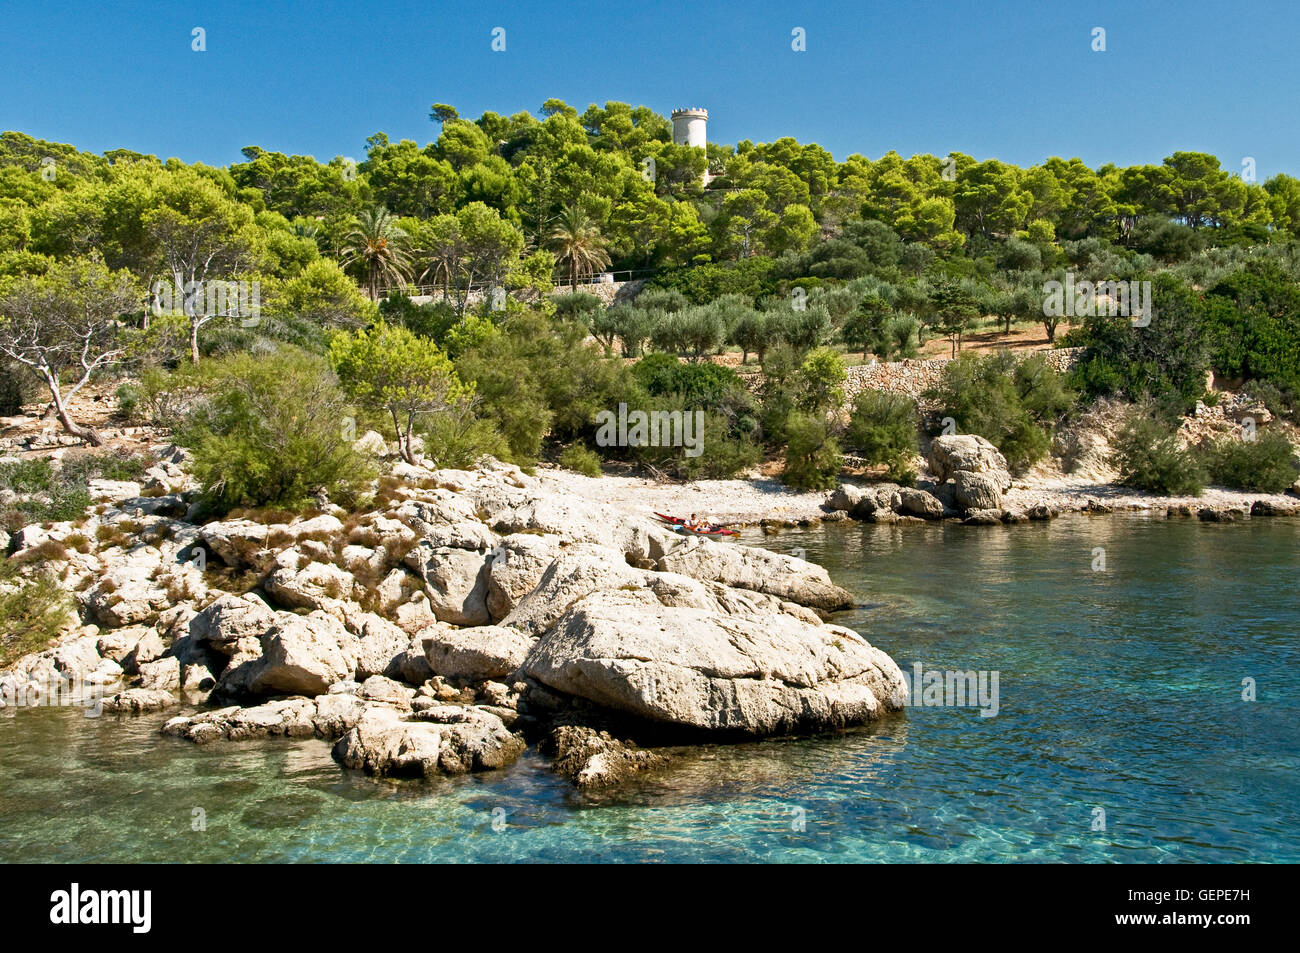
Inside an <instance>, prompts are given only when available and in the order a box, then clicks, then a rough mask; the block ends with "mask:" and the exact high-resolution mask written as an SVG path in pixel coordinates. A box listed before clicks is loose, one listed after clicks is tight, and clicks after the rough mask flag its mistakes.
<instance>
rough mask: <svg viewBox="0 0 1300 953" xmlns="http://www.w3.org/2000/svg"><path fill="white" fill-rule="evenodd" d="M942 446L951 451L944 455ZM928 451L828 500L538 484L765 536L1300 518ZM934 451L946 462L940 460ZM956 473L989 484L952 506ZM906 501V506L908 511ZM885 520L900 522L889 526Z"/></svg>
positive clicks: (582, 479)
mask: <svg viewBox="0 0 1300 953" xmlns="http://www.w3.org/2000/svg"><path fill="white" fill-rule="evenodd" d="M945 447H949V448H953V449H948V450H945V449H944V448H945ZM936 448H938V449H937V450H936ZM928 449H929V451H930V453H929V455H928V456H927V457H926V458H923V459H921V460H920V461H918V462H919V463H920V467H919V468H918V469H919V470H920V474H921V475H920V477H919V478H918V479H917V481H916V482H915V484H914V485H913V486H911V487H903V486H900V485H898V484H896V483H889V482H887V481H871V480H865V479H864V480H861V481H859V482H849V483H844V484H841V485H840V486H839V487H837V488H836V489H835V490H834V491H832V492H831V493H829V494H827V493H824V492H810V493H801V492H799V491H796V490H791V489H789V488H788V487H785V486H783V485H782V484H781V483H780V482H779V481H777V480H774V479H767V478H758V477H755V478H751V479H748V480H699V481H696V482H693V483H685V484H666V483H661V482H656V481H654V480H650V479H644V478H640V477H627V476H611V475H605V476H601V477H587V476H583V475H582V474H579V473H574V472H572V471H568V470H559V469H539V470H538V477H539V479H540V480H541V481H542V483H543V485H545V486H547V487H552V488H554V489H556V490H557V491H558V492H564V493H568V494H572V495H575V496H580V497H582V498H583V499H587V500H590V501H592V502H600V503H604V504H606V505H609V506H614V507H617V508H619V509H621V510H624V511H627V512H632V513H639V514H642V515H644V516H646V517H647V518H649V517H650V516H651V515H652V514H653V512H654V511H655V510H659V511H662V512H671V513H686V514H689V513H699V514H701V515H706V516H707V517H708V518H709V519H711V520H714V521H716V522H721V523H725V524H727V525H729V526H735V527H760V528H762V529H764V530H772V529H781V528H790V527H798V526H810V525H813V524H816V523H819V522H824V521H827V520H830V521H835V520H840V519H845V518H847V517H854V518H857V519H860V520H864V521H867V522H896V523H899V524H900V525H908V524H912V523H916V524H919V523H922V522H926V521H932V520H937V519H945V520H955V521H964V520H966V519H967V518H968V517H972V516H973V517H975V518H974V520H973V522H976V523H987V522H990V521H992V522H1002V523H1019V522H1025V521H1027V520H1031V519H1051V518H1055V517H1058V516H1065V515H1068V514H1083V515H1090V516H1095V515H1098V514H1103V513H1111V512H1114V513H1120V512H1134V513H1149V514H1152V515H1155V516H1160V517H1165V516H1168V517H1170V518H1173V517H1198V516H1201V514H1202V512H1204V513H1205V515H1204V516H1203V517H1201V518H1203V519H1206V520H1214V521H1220V520H1222V519H1224V518H1233V517H1236V518H1241V519H1244V518H1246V517H1248V516H1295V515H1300V497H1298V496H1297V495H1296V493H1295V492H1294V491H1293V492H1290V493H1258V492H1247V491H1239V490H1228V489H1224V488H1220V487H1208V488H1207V489H1206V490H1205V491H1204V493H1202V494H1201V495H1200V496H1195V497H1193V496H1182V497H1166V496H1157V495H1156V494H1153V493H1146V492H1143V491H1141V490H1135V489H1133V488H1131V487H1127V486H1124V485H1122V484H1119V483H1115V482H1110V481H1105V480H1102V481H1099V480H1095V479H1087V478H1084V477H1082V476H1070V475H1067V474H1062V473H1060V472H1059V471H1057V470H1055V469H1054V468H1052V467H1050V466H1044V467H1040V468H1037V469H1036V470H1034V471H1031V472H1030V473H1029V474H1026V475H1023V476H1019V477H1012V476H1011V474H1010V473H1009V472H1008V470H1007V466H1006V461H1005V459H1003V458H1002V455H1001V454H1000V453H998V452H997V450H996V449H995V448H993V446H992V444H990V443H989V442H988V441H987V440H984V438H982V437H977V436H973V435H953V436H947V437H937V438H935V440H934V441H932V442H931V444H930V446H929V448H928ZM936 453H937V454H939V455H941V456H942V457H943V458H944V459H945V460H949V461H950V462H947V463H941V462H939V460H938V459H937V458H936ZM960 469H968V470H969V471H970V472H971V473H972V474H984V475H985V476H989V477H991V478H992V483H991V484H990V483H987V482H985V481H982V480H972V479H971V478H970V477H963V478H962V480H963V481H965V482H964V486H963V492H962V495H961V498H960V499H958V497H957V495H956V490H957V485H956V484H957V479H956V476H955V473H956V471H957V470H960ZM940 475H942V476H943V479H942V480H940V479H939V476H940ZM975 483H980V484H981V485H982V488H983V491H984V493H983V496H979V495H977V494H974V491H973V490H972V489H971V487H973V485H974V484H975ZM994 491H996V495H995V494H994ZM881 493H883V494H884V495H885V505H882V506H875V505H860V503H861V500H862V498H863V497H864V496H867V497H872V498H873V499H874V498H875V497H876V496H877V495H878V494H881ZM918 494H923V495H918ZM905 496H906V497H907V498H908V500H909V501H910V502H909V503H907V504H905V503H904V497H905ZM928 498H933V500H930V499H928ZM971 510H997V519H996V520H993V519H992V514H973V513H971V512H970V511H971ZM889 513H892V514H893V515H894V516H896V517H898V519H896V520H895V519H891V518H890V516H889V515H888V514H889ZM877 514H878V515H877Z"/></svg>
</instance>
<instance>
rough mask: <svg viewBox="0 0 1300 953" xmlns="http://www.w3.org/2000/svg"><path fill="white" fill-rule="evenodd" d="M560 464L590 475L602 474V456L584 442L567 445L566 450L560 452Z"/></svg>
mask: <svg viewBox="0 0 1300 953" xmlns="http://www.w3.org/2000/svg"><path fill="white" fill-rule="evenodd" d="M560 466H562V467H567V468H568V469H570V470H576V471H577V472H578V473H582V474H585V475H586V476H589V477H598V476H600V474H601V469H600V456H599V455H598V454H597V453H596V452H595V451H594V450H592V449H591V448H590V447H588V446H587V445H586V444H583V443H571V444H569V446H567V447H565V448H564V452H563V453H561V454H560Z"/></svg>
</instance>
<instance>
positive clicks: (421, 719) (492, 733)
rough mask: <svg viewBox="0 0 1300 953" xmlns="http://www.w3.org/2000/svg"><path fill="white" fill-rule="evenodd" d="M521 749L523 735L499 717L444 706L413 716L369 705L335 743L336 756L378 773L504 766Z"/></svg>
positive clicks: (395, 774)
mask: <svg viewBox="0 0 1300 953" xmlns="http://www.w3.org/2000/svg"><path fill="white" fill-rule="evenodd" d="M523 750H524V741H523V739H522V738H520V737H519V736H518V735H515V734H512V733H511V732H510V731H509V730H508V729H507V728H506V726H505V724H504V723H503V722H502V721H501V719H500V718H498V717H497V716H495V715H493V714H491V713H489V712H485V711H481V710H475V709H469V708H459V707H456V706H451V705H443V706H439V707H437V708H430V709H426V710H425V711H422V712H420V713H418V714H417V715H415V716H413V717H412V718H409V719H408V718H404V717H402V716H401V715H400V714H399V713H398V712H397V711H394V710H392V709H385V708H372V709H369V710H367V711H366V713H365V714H364V715H362V716H361V719H360V720H359V721H358V722H357V724H356V726H355V727H353V728H352V729H351V730H350V731H349V732H348V733H347V734H346V735H344V736H343V738H341V739H340V740H339V742H338V743H337V744H336V745H335V746H334V757H335V759H336V760H338V762H339V763H340V764H342V765H343V766H344V767H348V768H355V769H358V770H362V771H365V772H366V773H367V774H371V775H375V776H378V777H431V776H434V775H439V774H465V773H467V772H470V771H487V770H492V769H495V768H502V767H505V766H506V765H507V764H510V763H511V762H512V761H514V760H515V759H516V758H518V757H519V755H520V754H522V753H523Z"/></svg>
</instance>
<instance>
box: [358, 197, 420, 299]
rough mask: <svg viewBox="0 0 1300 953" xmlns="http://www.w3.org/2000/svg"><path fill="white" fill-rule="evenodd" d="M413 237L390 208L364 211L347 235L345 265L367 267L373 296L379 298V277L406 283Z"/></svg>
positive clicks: (401, 284)
mask: <svg viewBox="0 0 1300 953" xmlns="http://www.w3.org/2000/svg"><path fill="white" fill-rule="evenodd" d="M408 243H409V238H408V236H407V234H406V232H404V231H403V230H402V229H401V228H399V227H398V225H397V219H396V218H394V217H393V216H392V214H390V213H389V211H388V209H386V208H375V209H370V210H368V211H365V212H362V213H361V214H360V215H359V216H358V217H357V227H356V228H354V229H352V231H350V232H348V234H347V236H346V237H345V238H344V239H343V249H342V251H343V265H344V267H347V266H349V265H352V264H361V265H362V267H364V268H365V269H366V275H367V284H368V286H369V288H370V300H371V301H375V300H378V297H379V279H380V278H381V277H382V278H384V279H385V280H386V281H388V282H396V283H397V284H398V285H399V286H403V287H404V286H405V285H406V279H407V276H408V275H409V273H410V258H409V256H408V254H407V245H408Z"/></svg>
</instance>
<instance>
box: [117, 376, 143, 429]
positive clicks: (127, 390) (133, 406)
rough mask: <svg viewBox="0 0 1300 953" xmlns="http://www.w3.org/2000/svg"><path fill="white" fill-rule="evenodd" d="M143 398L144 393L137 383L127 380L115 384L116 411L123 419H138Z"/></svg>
mask: <svg viewBox="0 0 1300 953" xmlns="http://www.w3.org/2000/svg"><path fill="white" fill-rule="evenodd" d="M143 400H144V394H143V393H141V391H140V388H139V386H138V385H136V384H132V383H130V382H127V383H125V384H119V385H118V386H117V412H118V415H119V416H121V417H122V418H123V419H124V420H128V421H136V420H138V419H139V415H140V411H141V410H142V409H143V408H142V406H141V405H142V402H143Z"/></svg>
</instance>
